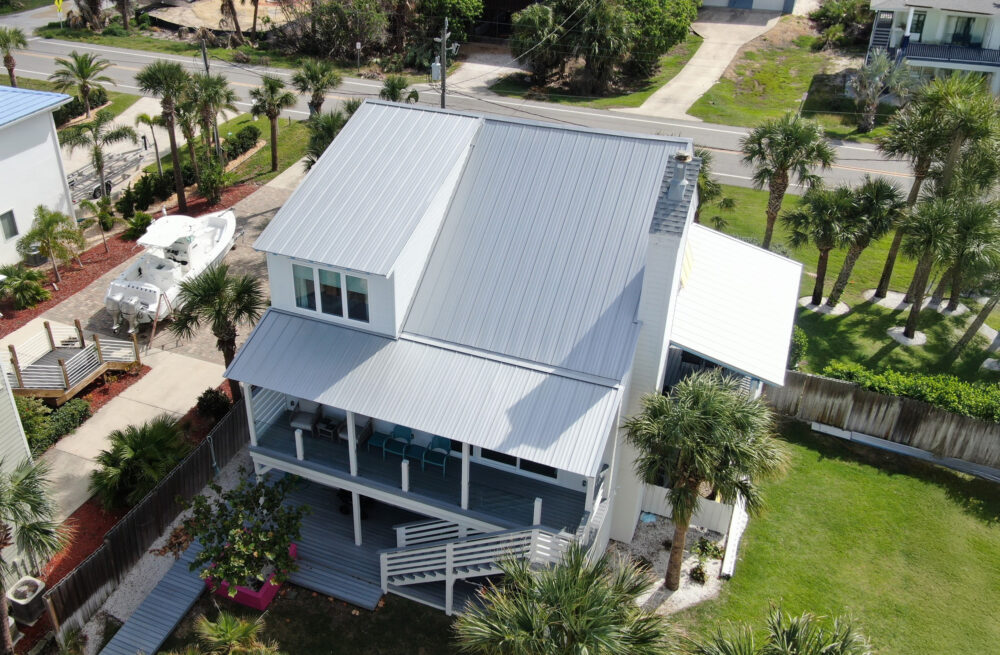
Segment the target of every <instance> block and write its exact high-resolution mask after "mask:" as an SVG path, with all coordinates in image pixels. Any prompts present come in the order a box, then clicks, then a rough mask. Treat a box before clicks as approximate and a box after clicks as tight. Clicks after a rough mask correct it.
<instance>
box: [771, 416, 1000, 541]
mask: <svg viewBox="0 0 1000 655" xmlns="http://www.w3.org/2000/svg"><path fill="white" fill-rule="evenodd" d="M779 430H780V435H781V437H782V438H783V439H784V440H786V441H788V442H789V443H792V444H795V445H797V446H801V447H803V448H807V449H809V450H811V451H813V452H815V453H817V454H818V455H819V456H820V458H821V459H833V460H838V461H843V462H850V463H853V464H863V465H868V466H872V467H875V468H877V469H878V470H879V472H880V473H882V474H885V475H906V476H909V477H912V478H916V479H918V480H920V481H922V482H926V483H928V484H933V485H936V486H938V487H941V488H942V489H943V490H944V492H945V495H946V496H947V498H948V500H950V501H951V502H953V503H955V505H957V506H958V507H960V508H961V509H962V511H964V512H965V513H966V514H968V515H970V516H972V517H974V518H976V519H978V520H981V521H983V522H984V523H986V524H987V525H991V526H992V525H996V524H998V523H1000V485H998V484H996V483H993V482H989V481H987V480H982V479H980V478H974V477H972V476H968V475H965V474H963V473H959V472H957V471H952V470H950V469H946V468H944V467H941V466H937V465H934V464H931V463H929V462H923V461H921V460H918V459H914V458H912V457H907V456H905V455H899V454H896V453H892V452H889V451H887V450H880V449H878V448H873V447H870V446H865V445H863V444H858V443H853V442H850V441H844V440H842V439H838V438H836V437H831V436H827V435H823V434H819V433H817V432H813V431H812V430H811V429H810V428H809V425H808V424H806V423H803V422H801V421H798V420H795V419H790V418H782V419H781V420H780V425H779Z"/></svg>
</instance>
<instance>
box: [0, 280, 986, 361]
mask: <svg viewBox="0 0 1000 655" xmlns="http://www.w3.org/2000/svg"><path fill="white" fill-rule="evenodd" d="M2 272H3V270H2V269H0V273H2ZM984 283H985V286H986V288H988V289H990V295H989V297H988V298H987V300H986V302H985V303H983V306H982V308H980V310H979V313H978V314H976V318H974V319H972V322H971V323H969V325H968V327H967V328H966V329H965V332H964V333H963V334H962V336H961V337H960V338H959V339H958V341H957V342H955V345H954V346H952V348H951V350H950V351H949V352H948V354H947V355H946V356H945V361H946V362H948V364H949V365H952V364H954V363H955V360H956V359H958V356H959V355H961V354H962V351H963V350H965V349H966V347H967V346H968V345H969V343H971V342H972V339H973V337H975V336H976V335H977V334H979V328H981V327H983V324H984V323H986V319H988V318H989V317H990V314H992V313H993V310H995V309H996V308H997V306H998V305H1000V267H998V268H996V269H994V270H992V271H991V272H990V273H989V274H988V275H986V276H985V282H984Z"/></svg>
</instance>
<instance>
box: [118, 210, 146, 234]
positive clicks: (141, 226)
mask: <svg viewBox="0 0 1000 655" xmlns="http://www.w3.org/2000/svg"><path fill="white" fill-rule="evenodd" d="M125 223H127V224H128V227H127V228H125V231H124V232H122V237H123V238H125V239H127V240H129V241H135V240H137V239H138V238H139V237H141V236H142V235H143V234H145V233H146V229H147V228H148V227H149V226H150V225H151V224H152V223H153V217H152V216H150V215H149V214H147V213H146V212H136V213H135V216H133V217H132V218H130V219H128V220H127V221H125Z"/></svg>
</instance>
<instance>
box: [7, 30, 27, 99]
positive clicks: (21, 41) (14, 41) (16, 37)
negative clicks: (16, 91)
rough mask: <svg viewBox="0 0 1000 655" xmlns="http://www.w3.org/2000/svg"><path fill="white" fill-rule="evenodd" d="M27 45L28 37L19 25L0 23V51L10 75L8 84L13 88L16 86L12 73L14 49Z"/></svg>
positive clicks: (15, 76)
mask: <svg viewBox="0 0 1000 655" xmlns="http://www.w3.org/2000/svg"><path fill="white" fill-rule="evenodd" d="M27 47H28V39H27V38H25V36H24V32H23V31H22V30H21V28H20V27H7V26H6V25H0V52H2V53H3V65H4V67H5V68H6V69H7V75H8V76H9V77H10V85H11V86H12V87H14V88H17V75H15V74H14V68H15V67H17V62H16V61H14V51H15V50H21V49H23V48H27Z"/></svg>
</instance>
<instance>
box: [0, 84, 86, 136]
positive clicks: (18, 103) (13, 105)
mask: <svg viewBox="0 0 1000 655" xmlns="http://www.w3.org/2000/svg"><path fill="white" fill-rule="evenodd" d="M70 100H72V98H71V97H70V96H68V95H66V94H65V93H50V92H48V91H34V90H32V89H21V88H17V89H15V88H11V87H9V86H0V127H3V126H5V125H9V124H11V123H16V122H17V121H19V120H22V119H25V118H27V117H29V116H31V115H33V114H37V113H38V112H40V111H45V110H50V111H51V110H53V109H55V108H56V107H59V106H60V105H64V104H66V103H67V102H69V101H70Z"/></svg>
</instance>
